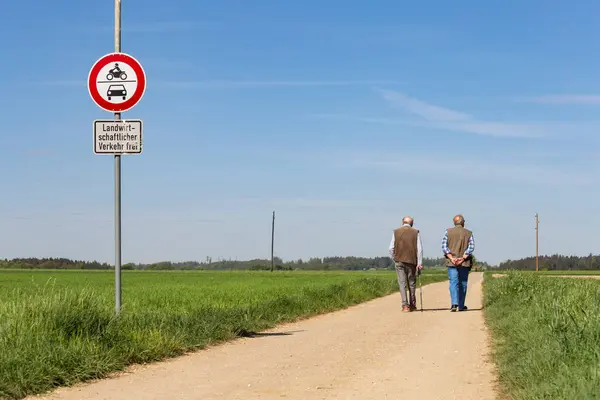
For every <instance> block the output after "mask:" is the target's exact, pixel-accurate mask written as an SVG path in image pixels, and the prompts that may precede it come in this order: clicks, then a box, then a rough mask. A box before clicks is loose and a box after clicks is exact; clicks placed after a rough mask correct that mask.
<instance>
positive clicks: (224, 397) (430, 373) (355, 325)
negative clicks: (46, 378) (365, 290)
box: [43, 273, 495, 400]
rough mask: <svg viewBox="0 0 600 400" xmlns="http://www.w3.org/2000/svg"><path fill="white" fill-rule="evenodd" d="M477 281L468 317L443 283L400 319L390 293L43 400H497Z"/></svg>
mask: <svg viewBox="0 0 600 400" xmlns="http://www.w3.org/2000/svg"><path fill="white" fill-rule="evenodd" d="M482 279H483V275H482V274H481V273H472V274H471V277H470V285H469V286H470V287H469V292H468V294H467V305H468V306H469V308H470V309H469V310H468V311H465V312H458V313H451V312H450V311H448V307H449V295H448V283H447V282H443V283H437V284H432V285H427V286H424V287H423V301H424V306H425V307H424V308H425V311H424V312H419V311H417V312H413V313H402V312H401V311H400V294H399V293H396V294H394V295H391V296H387V297H385V298H381V299H376V300H373V301H370V302H368V303H364V304H361V305H358V306H355V307H352V308H349V309H347V310H343V311H339V312H335V313H332V314H328V315H322V316H319V317H316V318H312V319H309V320H305V321H301V322H298V323H294V324H288V325H284V326H281V327H279V328H277V329H275V330H272V331H269V332H268V333H267V334H265V335H263V336H259V337H254V338H246V339H240V340H236V341H234V342H231V343H228V344H225V345H221V346H217V347H214V348H210V349H207V350H203V351H200V352H198V353H195V354H192V355H188V356H184V357H181V358H178V359H174V360H171V361H167V362H163V363H159V364H154V365H151V366H146V367H137V368H134V369H133V370H132V372H131V373H127V374H123V375H121V376H119V377H117V378H114V379H107V380H103V381H99V382H95V383H92V384H88V385H81V386H77V387H73V388H66V389H60V390H58V391H56V392H54V393H53V394H52V395H50V396H47V397H43V398H44V399H61V400H87V399H94V400H100V399H103V400H104V399H106V400H108V399H110V400H121V399H123V400H125V399H127V400H130V399H135V400H150V399H152V400H155V399H177V400H192V399H194V400H200V399H201V400H212V399H215V400H216V399H219V400H234V399H248V400H251V399H288V400H290V399H302V400H307V399H394V400H396V399H404V398H406V399H427V400H436V399H440V400H442V399H443V400H450V399H461V400H469V399H477V400H487V399H494V398H495V393H494V390H493V386H494V377H493V372H492V371H493V370H492V364H490V363H488V362H486V354H487V351H488V347H487V333H486V331H485V327H484V321H483V315H482V311H481V310H480V308H481V282H482ZM417 295H418V293H417ZM417 299H418V296H417Z"/></svg>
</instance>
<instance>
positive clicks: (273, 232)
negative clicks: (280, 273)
mask: <svg viewBox="0 0 600 400" xmlns="http://www.w3.org/2000/svg"><path fill="white" fill-rule="evenodd" d="M274 248H275V211H273V222H272V223H271V272H273V261H274V259H273V250H274Z"/></svg>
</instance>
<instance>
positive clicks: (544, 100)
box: [522, 94, 600, 104]
mask: <svg viewBox="0 0 600 400" xmlns="http://www.w3.org/2000/svg"><path fill="white" fill-rule="evenodd" d="M522 101H526V102H530V103H539V104H600V95H591V94H557V95H546V96H537V97H529V98H525V99H522Z"/></svg>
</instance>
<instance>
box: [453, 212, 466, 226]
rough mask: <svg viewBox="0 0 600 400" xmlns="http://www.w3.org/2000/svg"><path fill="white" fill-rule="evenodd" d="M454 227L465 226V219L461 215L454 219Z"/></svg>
mask: <svg viewBox="0 0 600 400" xmlns="http://www.w3.org/2000/svg"><path fill="white" fill-rule="evenodd" d="M454 225H456V226H458V225H460V226H465V217H463V216H462V215H460V214H458V215H456V216H455V217H454Z"/></svg>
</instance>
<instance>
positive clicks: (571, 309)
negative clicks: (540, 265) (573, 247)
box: [484, 272, 600, 400]
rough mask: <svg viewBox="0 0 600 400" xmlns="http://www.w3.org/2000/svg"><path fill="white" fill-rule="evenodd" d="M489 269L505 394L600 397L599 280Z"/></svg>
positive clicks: (488, 292) (527, 399) (526, 399)
mask: <svg viewBox="0 0 600 400" xmlns="http://www.w3.org/2000/svg"><path fill="white" fill-rule="evenodd" d="M491 274H492V273H491V272H488V273H486V277H485V281H484V282H485V284H484V296H485V298H484V305H485V308H484V310H485V311H484V312H485V316H486V320H487V323H488V326H489V327H490V329H491V332H492V337H493V348H494V350H493V358H494V360H495V362H496V365H497V370H498V374H499V380H500V384H501V387H502V389H503V391H504V394H505V395H506V396H507V397H508V398H510V399H515V400H532V399H600V282H599V281H598V280H594V279H589V280H587V279H542V278H543V276H536V275H534V274H531V273H523V272H510V273H508V274H507V276H506V277H504V278H492V276H491Z"/></svg>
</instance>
